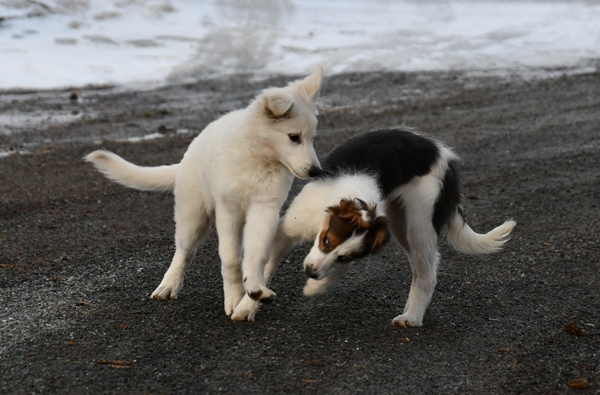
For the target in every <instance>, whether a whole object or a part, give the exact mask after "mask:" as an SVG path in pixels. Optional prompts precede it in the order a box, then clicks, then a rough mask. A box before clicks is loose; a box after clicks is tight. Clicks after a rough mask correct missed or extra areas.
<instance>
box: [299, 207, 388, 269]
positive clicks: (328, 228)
mask: <svg viewBox="0 0 600 395" xmlns="http://www.w3.org/2000/svg"><path fill="white" fill-rule="evenodd" d="M376 208H377V205H375V204H372V205H368V204H367V203H366V202H364V201H362V200H360V199H353V200H350V199H342V200H341V201H340V203H339V204H338V205H335V206H331V207H329V208H327V216H326V217H325V220H324V221H323V226H322V228H321V232H320V233H319V235H318V236H317V238H316V239H315V242H314V244H313V247H312V249H311V250H310V252H309V254H308V256H307V257H306V258H305V259H304V270H305V271H306V274H307V275H308V276H309V277H310V278H314V279H316V280H320V279H323V278H325V277H327V276H328V275H330V274H331V273H333V272H335V271H337V270H338V269H339V268H340V266H341V265H347V264H348V263H350V262H352V261H354V260H356V259H359V258H362V257H364V256H366V255H369V254H377V253H378V252H380V251H381V250H382V249H383V247H384V246H385V244H386V243H387V242H388V240H389V239H390V233H389V229H388V221H387V218H386V217H385V216H377V214H376V211H375V210H376Z"/></svg>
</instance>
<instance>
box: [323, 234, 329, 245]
mask: <svg viewBox="0 0 600 395" xmlns="http://www.w3.org/2000/svg"><path fill="white" fill-rule="evenodd" d="M323 244H324V245H325V247H327V246H329V238H328V237H327V236H325V237H323Z"/></svg>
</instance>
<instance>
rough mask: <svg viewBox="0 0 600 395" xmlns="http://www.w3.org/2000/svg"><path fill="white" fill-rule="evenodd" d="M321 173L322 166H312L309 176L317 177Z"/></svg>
mask: <svg viewBox="0 0 600 395" xmlns="http://www.w3.org/2000/svg"><path fill="white" fill-rule="evenodd" d="M319 174H321V168H320V167H317V166H311V167H310V169H309V170H308V176H309V177H316V176H318V175H319Z"/></svg>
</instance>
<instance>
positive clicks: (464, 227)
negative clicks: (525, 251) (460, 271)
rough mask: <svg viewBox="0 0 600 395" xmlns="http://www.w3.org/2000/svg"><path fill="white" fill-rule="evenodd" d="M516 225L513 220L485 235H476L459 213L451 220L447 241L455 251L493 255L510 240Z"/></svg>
mask: <svg viewBox="0 0 600 395" xmlns="http://www.w3.org/2000/svg"><path fill="white" fill-rule="evenodd" d="M516 224H517V223H516V222H515V221H513V220H510V221H506V222H504V223H503V224H502V225H500V226H498V227H496V228H494V229H492V230H491V231H489V232H488V233H486V234H484V235H483V234H479V233H475V231H473V229H471V227H470V226H469V225H468V224H467V223H466V222H465V220H464V218H463V216H462V215H461V214H460V213H459V212H458V211H457V212H456V214H455V215H454V218H452V220H450V224H449V226H448V233H447V234H446V239H447V240H448V242H449V243H450V244H451V245H452V246H453V247H454V248H455V249H457V250H458V251H460V252H464V253H465V254H491V253H492V252H497V251H499V250H500V249H501V248H502V246H503V245H504V243H506V242H507V241H508V240H509V239H510V237H509V236H510V232H511V231H512V229H513V228H514V227H515V225H516Z"/></svg>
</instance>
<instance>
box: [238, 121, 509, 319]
mask: <svg viewBox="0 0 600 395" xmlns="http://www.w3.org/2000/svg"><path fill="white" fill-rule="evenodd" d="M457 161H458V157H457V156H456V154H455V153H454V152H452V150H451V149H450V148H448V147H446V146H445V145H444V144H442V143H441V142H439V141H437V140H435V139H434V138H432V137H430V136H427V135H425V134H422V133H420V132H417V131H414V130H412V129H408V128H396V129H386V130H378V131H373V132H368V133H364V134H360V135H358V136H355V137H353V138H351V139H349V140H347V141H345V142H344V143H342V144H340V145H339V146H338V147H336V148H334V149H333V151H331V153H330V154H329V156H328V157H327V159H325V161H324V162H323V163H322V169H323V172H322V174H321V175H320V176H319V177H318V178H317V179H316V180H315V181H312V182H310V183H308V184H307V185H306V186H305V187H304V189H303V190H302V191H301V192H300V194H298V196H296V198H295V199H294V201H293V202H292V204H291V205H290V207H289V209H288V210H287V212H286V214H285V216H284V217H283V218H282V220H281V222H280V224H279V228H278V232H277V236H276V239H275V243H274V245H273V251H272V253H271V256H270V258H269V261H268V263H267V265H266V267H265V278H267V279H270V278H271V277H272V275H273V273H274V270H275V268H276V266H277V264H278V262H279V261H280V260H281V258H282V257H283V255H284V254H285V252H286V251H287V250H288V249H289V248H290V247H291V246H292V245H293V244H294V243H296V242H299V241H302V240H314V244H313V247H312V249H311V251H310V253H309V254H308V256H307V257H306V259H305V260H304V269H305V271H306V274H307V275H308V276H309V277H310V278H309V279H308V281H307V283H306V285H305V287H304V294H305V295H306V296H315V295H318V294H321V293H323V292H325V290H327V288H329V287H331V286H332V285H333V284H335V283H336V282H337V281H338V280H339V279H340V277H341V276H342V275H343V274H344V273H346V271H348V269H349V267H350V262H352V261H354V260H356V259H359V258H361V257H364V256H366V255H369V254H375V253H378V252H379V251H381V249H382V248H383V247H384V246H385V244H386V243H387V241H388V240H389V238H390V237H389V235H390V231H391V234H393V235H394V237H395V238H396V240H397V241H398V242H399V243H400V245H401V246H402V247H403V248H404V250H405V251H406V254H407V255H408V258H409V260H410V263H411V267H412V273H413V278H412V284H411V288H410V292H409V295H408V300H407V302H406V306H405V307H404V311H403V313H402V314H401V315H399V316H397V317H396V318H394V320H393V323H394V325H396V326H399V327H405V326H421V325H422V323H423V315H424V314H425V309H426V308H427V306H428V304H429V302H430V301H431V296H432V294H433V290H434V288H435V285H436V271H437V266H438V262H439V259H440V255H439V252H438V248H437V244H438V239H439V238H441V237H444V236H445V237H446V239H447V240H448V241H449V242H450V244H451V245H452V246H453V247H454V248H455V249H457V250H458V251H461V252H464V253H467V254H489V253H492V252H496V251H498V250H499V249H500V248H501V247H502V245H503V244H504V243H506V242H507V241H508V236H509V234H510V232H511V230H512V229H513V227H514V226H515V225H516V222H514V221H506V222H504V224H502V225H500V226H498V227H497V228H495V229H493V230H492V231H490V232H488V233H487V234H478V233H475V232H474V231H473V230H472V229H471V228H470V227H469V225H467V223H466V222H465V219H464V217H463V214H462V211H461V208H460V206H459V201H460V190H459V179H458V173H457V169H456V162H457ZM258 306H259V303H258V302H254V301H252V300H251V299H249V298H245V299H243V300H242V301H241V302H240V305H239V306H238V309H239V310H248V314H247V315H246V316H247V317H248V318H249V319H253V318H254V315H255V314H256V311H257V309H258Z"/></svg>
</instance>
